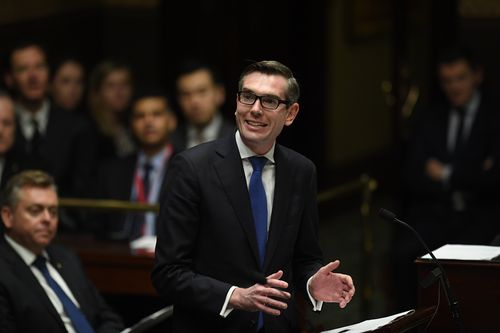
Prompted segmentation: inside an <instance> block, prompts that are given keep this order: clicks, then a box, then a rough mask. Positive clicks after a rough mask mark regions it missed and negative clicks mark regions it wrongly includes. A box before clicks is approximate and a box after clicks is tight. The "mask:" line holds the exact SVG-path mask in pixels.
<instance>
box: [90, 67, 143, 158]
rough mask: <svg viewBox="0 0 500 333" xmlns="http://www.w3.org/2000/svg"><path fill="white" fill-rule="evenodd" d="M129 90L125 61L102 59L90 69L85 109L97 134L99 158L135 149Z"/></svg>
mask: <svg viewBox="0 0 500 333" xmlns="http://www.w3.org/2000/svg"><path fill="white" fill-rule="evenodd" d="M132 93H133V84H132V72H131V70H130V67H128V66H127V65H126V64H123V63H119V62H115V61H104V62H101V63H99V64H98V65H97V66H96V67H95V68H94V70H93V71H92V73H91V76H90V86H89V109H90V116H91V117H92V119H93V121H94V123H95V126H96V129H97V131H98V133H99V137H100V140H99V149H100V154H99V155H100V159H101V160H102V159H106V158H108V157H113V156H125V155H128V154H130V153H132V152H133V151H134V150H135V144H134V141H133V139H132V136H131V134H130V130H129V126H128V115H129V107H130V102H131V99H132Z"/></svg>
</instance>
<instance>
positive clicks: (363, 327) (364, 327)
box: [322, 310, 415, 333]
mask: <svg viewBox="0 0 500 333" xmlns="http://www.w3.org/2000/svg"><path fill="white" fill-rule="evenodd" d="M414 312H415V310H408V311H404V312H401V313H398V314H395V315H392V316H387V317H383V318H376V319H370V320H365V321H362V322H360V323H357V324H354V325H350V326H344V327H339V328H336V329H334V330H330V331H323V332H322V333H341V332H346V333H347V332H348V333H361V332H370V331H373V330H376V329H377V328H379V327H382V326H385V325H387V324H389V323H391V322H393V321H395V320H396V319H398V318H400V317H403V316H406V315H408V314H413V313H414Z"/></svg>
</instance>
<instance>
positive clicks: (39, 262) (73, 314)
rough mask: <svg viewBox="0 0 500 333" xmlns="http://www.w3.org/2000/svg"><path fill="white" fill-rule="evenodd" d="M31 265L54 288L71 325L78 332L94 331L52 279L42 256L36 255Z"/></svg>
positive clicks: (90, 332)
mask: <svg viewBox="0 0 500 333" xmlns="http://www.w3.org/2000/svg"><path fill="white" fill-rule="evenodd" d="M33 266H35V267H36V268H38V270H39V271H40V272H41V273H42V274H43V277H44V278H45V280H46V281H47V283H48V285H49V286H50V287H51V288H52V290H54V292H55V293H56V295H57V297H59V300H60V301H61V303H62V305H63V307H64V312H66V315H68V317H69V319H71V323H72V324H73V327H74V328H75V330H76V331H77V332H78V333H94V329H93V328H92V327H91V326H90V323H89V322H88V321H87V319H86V318H85V316H84V315H83V313H82V312H81V311H80V309H79V308H78V307H77V306H76V305H75V303H73V301H72V300H71V299H70V298H69V297H68V295H66V293H65V292H64V290H62V289H61V287H60V286H59V285H58V284H57V283H56V281H54V279H53V278H52V276H50V274H49V270H48V268H47V264H46V260H45V258H44V257H42V256H37V257H36V260H35V261H34V262H33Z"/></svg>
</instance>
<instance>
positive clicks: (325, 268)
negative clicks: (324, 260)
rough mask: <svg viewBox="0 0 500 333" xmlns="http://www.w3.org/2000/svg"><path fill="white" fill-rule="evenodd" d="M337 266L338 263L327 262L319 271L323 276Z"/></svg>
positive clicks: (337, 261) (336, 261)
mask: <svg viewBox="0 0 500 333" xmlns="http://www.w3.org/2000/svg"><path fill="white" fill-rule="evenodd" d="M339 266H340V261H339V260H335V261H332V262H329V263H328V264H326V265H325V266H323V267H321V268H320V269H319V270H320V271H321V272H323V273H325V274H328V273H330V272H331V271H333V270H335V269H337V268H338V267H339Z"/></svg>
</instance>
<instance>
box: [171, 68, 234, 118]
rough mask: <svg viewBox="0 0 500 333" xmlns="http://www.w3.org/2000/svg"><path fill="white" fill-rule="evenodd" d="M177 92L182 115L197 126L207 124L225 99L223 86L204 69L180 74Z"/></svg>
mask: <svg viewBox="0 0 500 333" xmlns="http://www.w3.org/2000/svg"><path fill="white" fill-rule="evenodd" d="M177 92H178V94H179V95H178V98H179V105H180V106H181V108H182V112H183V114H184V116H185V117H186V119H187V121H189V122H190V123H191V124H192V125H194V126H197V127H204V126H206V125H208V123H210V121H211V120H212V119H213V117H214V115H215V114H216V113H217V110H218V109H219V107H220V106H221V105H222V104H223V103H224V99H225V93H224V88H223V87H222V86H220V85H217V84H215V82H214V81H213V79H212V76H211V75H210V72H209V71H208V70H204V69H202V70H198V71H195V72H193V73H189V74H186V75H183V76H181V77H180V78H179V79H178V80H177Z"/></svg>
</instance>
